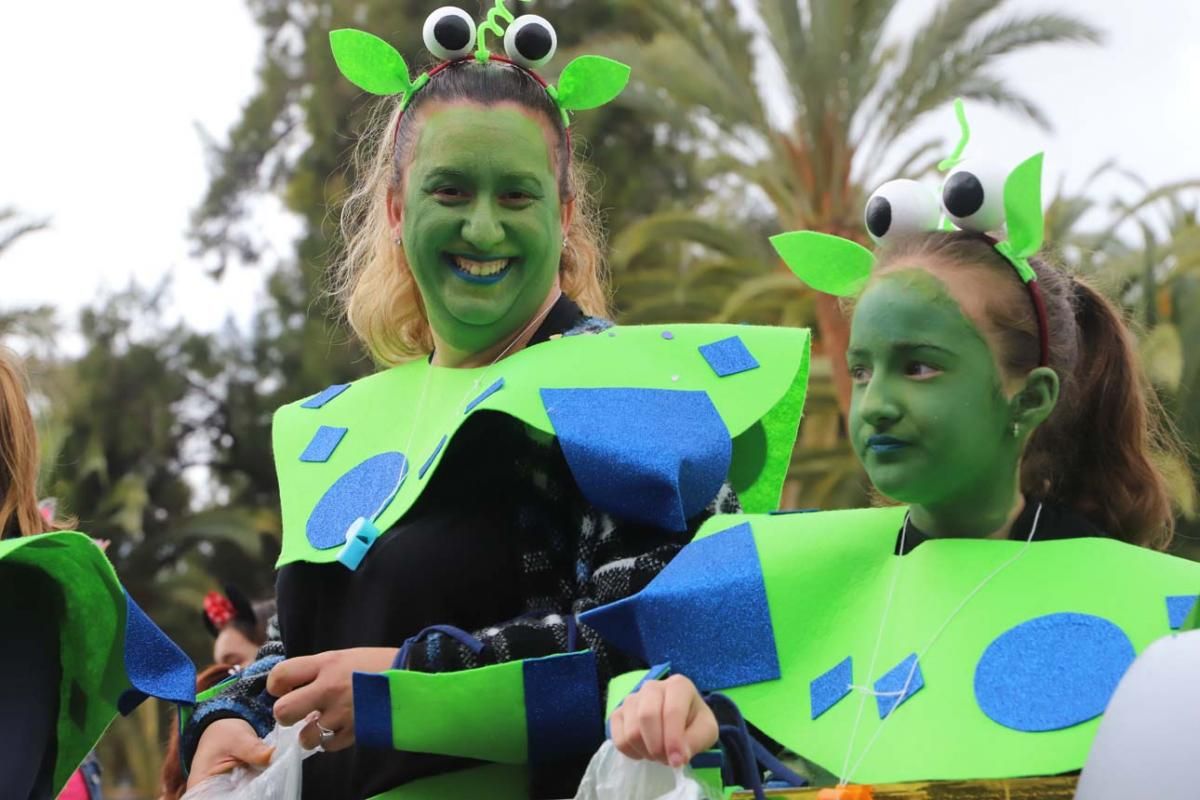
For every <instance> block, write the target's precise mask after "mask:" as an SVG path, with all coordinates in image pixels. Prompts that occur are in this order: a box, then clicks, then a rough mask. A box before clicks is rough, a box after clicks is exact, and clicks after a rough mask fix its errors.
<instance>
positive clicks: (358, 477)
mask: <svg viewBox="0 0 1200 800" xmlns="http://www.w3.org/2000/svg"><path fill="white" fill-rule="evenodd" d="M407 474H408V461H407V459H405V457H404V455H403V454H401V453H396V452H390V453H380V454H379V455H376V456H371V457H370V458H368V459H367V460H366V461H363V462H362V463H361V464H359V465H358V466H356V467H354V468H352V469H350V470H349V471H347V472H346V473H345V474H344V475H342V477H340V478H338V479H337V480H336V481H335V482H334V484H333V485H332V486H330V487H329V488H328V489H326V490H325V494H324V495H323V496H322V497H321V499H320V500H318V501H317V505H316V507H315V508H313V510H312V513H311V514H309V515H308V524H307V525H306V526H305V534H306V535H307V536H308V541H309V543H310V544H312V546H313V547H315V548H317V549H318V550H327V549H329V548H330V547H340V546H341V545H343V544H345V542H346V530H347V529H348V528H349V527H350V525H351V523H353V522H354V521H355V520H356V519H358V518H359V517H365V518H366V519H367V520H373V519H375V517H377V516H379V514H380V512H382V511H383V509H385V508H386V507H387V504H388V503H390V502H391V501H392V498H393V497H395V495H396V492H397V491H399V490H400V485H401V484H402V483H403V482H404V478H405V476H407Z"/></svg>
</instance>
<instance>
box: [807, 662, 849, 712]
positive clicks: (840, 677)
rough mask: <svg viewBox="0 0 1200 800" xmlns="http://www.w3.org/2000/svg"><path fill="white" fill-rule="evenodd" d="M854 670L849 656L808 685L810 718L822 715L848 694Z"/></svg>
mask: <svg viewBox="0 0 1200 800" xmlns="http://www.w3.org/2000/svg"><path fill="white" fill-rule="evenodd" d="M853 674H854V668H853V662H852V661H851V660H850V656H846V657H845V658H844V659H842V661H841V662H840V663H838V665H837V666H835V667H834V668H833V669H831V670H829V671H828V672H826V673H825V674H824V675H821V676H819V677H817V678H814V679H813V681H812V683H810V684H809V685H808V693H809V697H810V698H811V700H812V718H813V719H816V718H817V717H819V716H821V715H822V714H824V713H825V712H826V711H828V710H829V709H830V708H832V707H833V706H834V705H836V704H837V701H838V700H841V699H842V698H843V697H845V696H846V695H848V694H850V683H851V681H852V680H853Z"/></svg>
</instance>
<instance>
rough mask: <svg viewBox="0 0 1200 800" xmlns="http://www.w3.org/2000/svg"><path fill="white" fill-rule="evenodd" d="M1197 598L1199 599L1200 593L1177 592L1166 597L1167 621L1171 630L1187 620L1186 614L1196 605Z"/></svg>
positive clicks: (1178, 627)
mask: <svg viewBox="0 0 1200 800" xmlns="http://www.w3.org/2000/svg"><path fill="white" fill-rule="evenodd" d="M1197 599H1200V595H1194V594H1177V595H1171V596H1170V597H1168V598H1167V621H1168V622H1169V623H1170V625H1171V630H1173V631H1177V630H1179V629H1180V628H1182V627H1183V623H1185V622H1187V618H1188V615H1189V614H1191V613H1192V609H1193V608H1195V607H1196V600H1197Z"/></svg>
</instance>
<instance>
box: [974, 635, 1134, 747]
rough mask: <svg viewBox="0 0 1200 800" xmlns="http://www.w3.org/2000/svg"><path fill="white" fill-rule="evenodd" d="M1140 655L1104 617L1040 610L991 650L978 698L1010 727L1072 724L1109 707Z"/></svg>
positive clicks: (979, 674)
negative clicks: (1043, 612) (1041, 614)
mask: <svg viewBox="0 0 1200 800" xmlns="http://www.w3.org/2000/svg"><path fill="white" fill-rule="evenodd" d="M1135 656H1136V653H1135V651H1134V649H1133V643H1132V642H1130V641H1129V637H1128V636H1126V635H1125V632H1124V631H1123V630H1121V629H1120V628H1119V627H1118V626H1117V625H1115V624H1113V623H1112V622H1110V621H1108V620H1106V619H1104V618H1103V617H1097V616H1093V615H1091V614H1077V613H1061V614H1047V615H1045V616H1042V617H1035V618H1034V619H1031V620H1028V621H1026V622H1022V623H1021V624H1020V625H1016V626H1014V627H1012V628H1009V629H1008V630H1007V631H1005V632H1004V633H1002V634H1000V635H999V636H997V637H996V638H995V639H994V640H993V641H992V643H991V644H989V645H988V646H987V649H985V650H984V651H983V655H982V656H981V657H980V659H979V663H978V664H977V665H976V667H975V700H976V702H978V703H979V708H980V710H982V711H983V713H984V714H986V715H987V716H988V718H989V719H991V720H992V721H994V722H997V723H999V724H1001V725H1003V726H1005V727H1006V728H1012V729H1014V730H1018V731H1031V732H1033V731H1054V730H1060V729H1062V728H1069V727H1071V726H1073V725H1078V724H1080V723H1082V722H1087V721H1088V720H1089V719H1093V718H1094V717H1097V716H1099V715H1100V714H1102V713H1104V708H1105V706H1107V705H1108V700H1109V698H1110V697H1112V693H1113V691H1114V690H1115V689H1116V688H1117V683H1118V682H1119V681H1120V680H1121V676H1122V675H1124V674H1125V671H1126V670H1127V669H1128V668H1129V665H1130V664H1132V663H1133V659H1134V657H1135Z"/></svg>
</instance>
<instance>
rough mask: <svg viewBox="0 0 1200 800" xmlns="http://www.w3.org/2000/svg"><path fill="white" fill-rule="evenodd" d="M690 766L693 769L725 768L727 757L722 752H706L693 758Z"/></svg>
mask: <svg viewBox="0 0 1200 800" xmlns="http://www.w3.org/2000/svg"><path fill="white" fill-rule="evenodd" d="M688 766H690V767H691V768H692V769H717V768H720V767H723V766H725V756H724V754H723V753H722V752H721V751H720V750H705V751H704V752H703V753H697V754H696V755H694V756H692V760H691V762H690V763H689V764H688Z"/></svg>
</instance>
